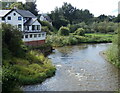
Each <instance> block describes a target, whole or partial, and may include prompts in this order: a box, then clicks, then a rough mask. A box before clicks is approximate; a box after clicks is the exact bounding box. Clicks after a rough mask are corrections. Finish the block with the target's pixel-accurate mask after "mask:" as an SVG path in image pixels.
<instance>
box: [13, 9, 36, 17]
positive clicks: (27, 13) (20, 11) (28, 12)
mask: <svg viewBox="0 0 120 93" xmlns="http://www.w3.org/2000/svg"><path fill="white" fill-rule="evenodd" d="M15 11H16V12H17V13H19V14H20V15H21V16H23V17H31V18H35V17H36V16H35V15H34V14H32V13H31V12H30V11H28V10H18V9H16V10H15Z"/></svg>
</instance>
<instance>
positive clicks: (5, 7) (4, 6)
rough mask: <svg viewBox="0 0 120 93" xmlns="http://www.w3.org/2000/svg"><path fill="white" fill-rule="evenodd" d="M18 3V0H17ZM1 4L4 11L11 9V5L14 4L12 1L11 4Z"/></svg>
mask: <svg viewBox="0 0 120 93" xmlns="http://www.w3.org/2000/svg"><path fill="white" fill-rule="evenodd" d="M16 1H17V0H16ZM0 3H1V4H2V9H3V10H4V9H10V5H11V4H13V3H14V2H13V1H11V2H1V1H0Z"/></svg>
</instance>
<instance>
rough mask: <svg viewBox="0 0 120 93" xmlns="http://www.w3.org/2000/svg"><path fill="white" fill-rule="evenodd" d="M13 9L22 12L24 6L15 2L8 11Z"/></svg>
mask: <svg viewBox="0 0 120 93" xmlns="http://www.w3.org/2000/svg"><path fill="white" fill-rule="evenodd" d="M14 7H16V8H17V9H22V10H24V4H23V3H22V2H15V3H13V4H11V5H10V9H14Z"/></svg>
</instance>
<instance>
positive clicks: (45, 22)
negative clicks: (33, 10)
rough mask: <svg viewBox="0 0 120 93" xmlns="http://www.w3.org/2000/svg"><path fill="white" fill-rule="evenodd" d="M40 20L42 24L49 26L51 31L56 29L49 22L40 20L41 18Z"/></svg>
mask: <svg viewBox="0 0 120 93" xmlns="http://www.w3.org/2000/svg"><path fill="white" fill-rule="evenodd" d="M38 21H39V22H40V24H41V25H42V26H47V27H48V29H49V30H50V31H53V30H54V28H53V26H52V25H51V24H50V23H49V22H47V21H40V20H38Z"/></svg>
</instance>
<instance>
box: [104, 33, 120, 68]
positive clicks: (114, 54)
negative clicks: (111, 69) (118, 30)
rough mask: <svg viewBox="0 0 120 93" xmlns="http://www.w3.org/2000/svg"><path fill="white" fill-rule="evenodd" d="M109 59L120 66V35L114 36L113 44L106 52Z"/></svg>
mask: <svg viewBox="0 0 120 93" xmlns="http://www.w3.org/2000/svg"><path fill="white" fill-rule="evenodd" d="M106 54H107V57H108V61H110V62H111V63H112V64H114V65H115V66H116V67H118V68H120V62H119V55H118V36H117V35H115V36H114V37H113V44H112V45H111V46H110V48H109V49H108V50H107V52H106Z"/></svg>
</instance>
